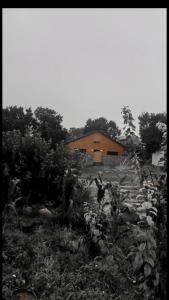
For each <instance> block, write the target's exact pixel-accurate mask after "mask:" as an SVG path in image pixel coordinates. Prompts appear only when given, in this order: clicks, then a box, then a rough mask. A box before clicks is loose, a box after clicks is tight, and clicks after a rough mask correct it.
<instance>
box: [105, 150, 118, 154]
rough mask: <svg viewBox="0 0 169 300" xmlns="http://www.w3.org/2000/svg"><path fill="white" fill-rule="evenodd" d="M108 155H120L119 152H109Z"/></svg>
mask: <svg viewBox="0 0 169 300" xmlns="http://www.w3.org/2000/svg"><path fill="white" fill-rule="evenodd" d="M107 155H118V152H115V151H107Z"/></svg>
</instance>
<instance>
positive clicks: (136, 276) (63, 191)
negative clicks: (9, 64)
mask: <svg viewBox="0 0 169 300" xmlns="http://www.w3.org/2000/svg"><path fill="white" fill-rule="evenodd" d="M11 111H13V109H12V108H10V109H9V111H8V110H7V111H6V112H5V114H4V116H5V117H4V118H5V119H3V120H4V127H3V128H4V131H3V139H2V142H3V147H2V162H3V191H2V209H3V213H2V225H3V228H2V238H3V251H2V259H3V299H5V300H9V299H13V297H14V294H15V293H18V294H19V292H20V293H21V292H22V293H24V291H27V292H28V291H29V292H30V293H32V297H34V299H36V297H37V298H38V299H41V300H46V299H51V300H54V299H56V300H61V299H62V300H64V299H66V300H73V299H74V300H75V299H79V300H80V299H84V300H85V299H105V300H106V299H107V300H108V299H114V300H120V299H124V300H129V299H130V300H134V299H135V300H139V299H143V300H150V299H156V300H166V299H167V295H166V251H167V249H166V246H167V245H166V240H167V231H166V222H167V213H166V212H167V208H166V202H167V201H166V200H167V195H166V178H165V176H160V177H159V176H157V175H156V174H154V175H153V174H152V172H151V170H150V169H146V167H145V168H144V155H143V154H144V153H143V152H144V148H143V147H142V145H140V146H138V147H137V149H136V147H135V146H134V145H132V143H131V140H130V139H128V141H129V144H128V149H130V152H131V157H130V158H131V160H132V164H133V168H134V169H135V170H136V171H137V172H138V175H139V176H140V188H139V190H138V192H137V194H136V195H134V199H136V200H137V204H138V205H136V206H134V205H129V203H130V201H131V200H132V199H130V198H131V196H130V195H128V192H127V191H125V192H123V191H122V189H121V185H122V184H124V181H125V178H123V177H122V178H121V179H120V180H119V182H118V183H117V182H116V183H114V182H110V181H109V182H107V181H104V180H103V178H102V176H101V174H98V176H97V177H96V178H88V179H86V180H83V179H82V178H81V176H80V172H81V169H80V166H81V156H79V155H78V154H73V153H69V152H67V151H66V150H65V149H64V145H63V142H62V139H63V135H64V134H65V133H64V129H63V128H62V126H61V120H62V118H61V117H59V118H58V114H56V113H55V112H51V111H50V110H48V109H42V108H39V109H38V110H37V111H36V114H35V116H33V115H32V114H31V111H30V110H29V116H30V119H29V122H28V121H27V123H26V121H25V119H26V120H28V115H27V114H28V111H27V112H26V113H24V114H25V115H24V114H23V110H22V109H21V108H19V111H18V112H17V114H15V117H14V118H13V117H11V119H10V117H9V115H10V116H11V114H10V113H11ZM14 111H15V112H16V111H17V109H16V107H15V109H14ZM19 112H20V114H19ZM123 112H124V114H125V116H126V115H128V119H127V118H124V119H125V122H124V123H125V125H126V135H131V133H132V130H134V127H132V126H131V121H132V122H133V119H132V115H131V113H130V114H128V109H127V108H126V109H125V110H123ZM8 113H9V114H8ZM18 115H19V117H18ZM55 118H56V119H57V122H56V119H55ZM7 120H8V121H7ZM18 120H19V121H18ZM21 120H22V122H21ZM30 120H31V122H30ZM10 122H13V123H11V124H13V125H12V126H13V127H10ZM35 124H36V125H35ZM158 125H159V126H158V128H159V130H161V131H162V147H164V150H165V151H166V129H165V127H164V126H162V125H161V124H158ZM129 127H130V128H131V130H130V131H129V130H128V128H129ZM54 128H57V129H58V133H57V136H56V138H55V137H54V135H53V133H54V131H53V130H54ZM165 158H166V156H165ZM124 168H125V166H124ZM126 168H127V166H126ZM131 184H132V182H131ZM92 187H96V189H97V194H96V196H97V197H96V199H94V198H93V197H92V195H91V193H90V189H91V188H92ZM108 200H109V201H108ZM107 202H108V203H107ZM107 206H108V207H109V209H108V213H106V211H105V207H107ZM33 295H34V296H33ZM32 299H33V298H32Z"/></svg>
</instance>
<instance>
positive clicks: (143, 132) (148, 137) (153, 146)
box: [138, 112, 167, 158]
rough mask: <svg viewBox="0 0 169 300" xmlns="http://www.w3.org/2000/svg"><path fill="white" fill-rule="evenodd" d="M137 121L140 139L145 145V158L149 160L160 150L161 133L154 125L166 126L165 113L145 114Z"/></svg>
mask: <svg viewBox="0 0 169 300" xmlns="http://www.w3.org/2000/svg"><path fill="white" fill-rule="evenodd" d="M138 119H139V133H140V137H141V140H142V142H143V143H144V144H145V150H146V156H147V158H150V157H151V155H152V153H154V152H156V151H158V150H160V148H161V146H160V145H161V142H162V132H161V131H160V130H159V128H158V127H157V126H156V125H157V123H158V122H162V123H165V124H166V120H167V116H166V114H165V113H158V114H154V113H151V114H149V113H148V112H145V113H142V114H141V115H140V116H138Z"/></svg>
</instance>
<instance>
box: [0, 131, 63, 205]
mask: <svg viewBox="0 0 169 300" xmlns="http://www.w3.org/2000/svg"><path fill="white" fill-rule="evenodd" d="M2 143H3V147H2V155H3V206H4V204H5V203H6V202H7V201H9V200H10V199H9V195H8V189H9V185H10V183H11V180H13V179H14V178H18V179H19V183H18V186H19V188H20V191H21V195H22V196H23V197H24V198H25V201H27V202H28V203H42V202H43V201H45V199H48V200H49V199H52V200H54V201H55V202H57V199H58V197H59V196H60V195H61V194H62V181H63V176H64V172H65V169H66V167H67V157H66V153H65V151H64V148H63V145H61V144H56V147H55V150H53V149H52V147H51V143H50V142H46V141H45V140H44V139H42V138H41V137H40V136H39V135H38V134H37V133H36V134H34V135H30V134H25V135H24V136H22V135H21V133H20V131H17V130H13V131H8V132H4V133H3V140H2Z"/></svg>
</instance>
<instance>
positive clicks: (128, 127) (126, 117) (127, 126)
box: [122, 106, 136, 137]
mask: <svg viewBox="0 0 169 300" xmlns="http://www.w3.org/2000/svg"><path fill="white" fill-rule="evenodd" d="M122 116H123V121H124V128H123V130H124V131H125V135H126V137H128V136H131V135H133V134H134V132H135V128H136V127H135V125H134V123H133V121H134V118H133V116H132V113H131V110H130V108H129V107H128V106H124V107H123V108H122Z"/></svg>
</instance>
